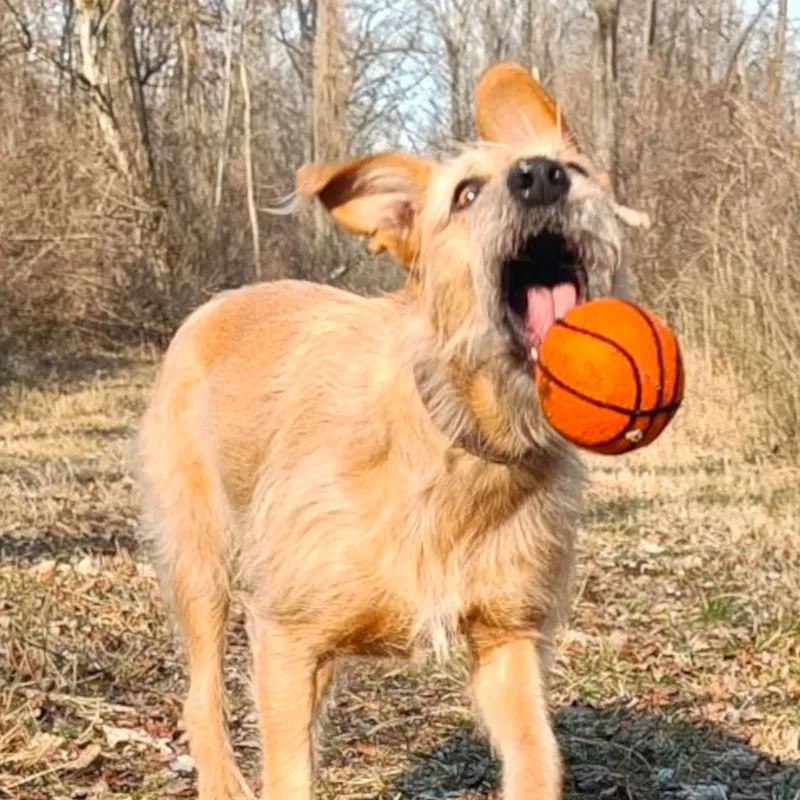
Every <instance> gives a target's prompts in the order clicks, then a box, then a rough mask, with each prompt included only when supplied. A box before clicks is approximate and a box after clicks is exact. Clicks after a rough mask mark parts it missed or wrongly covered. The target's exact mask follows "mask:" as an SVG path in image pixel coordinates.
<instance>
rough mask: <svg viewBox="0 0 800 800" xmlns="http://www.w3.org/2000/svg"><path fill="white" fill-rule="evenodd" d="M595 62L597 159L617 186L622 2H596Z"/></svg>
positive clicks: (605, 0) (594, 112)
mask: <svg viewBox="0 0 800 800" xmlns="http://www.w3.org/2000/svg"><path fill="white" fill-rule="evenodd" d="M595 15H596V16H597V32H596V36H595V59H594V83H595V85H594V104H593V105H594V108H593V116H594V120H593V121H594V144H595V152H596V154H597V158H598V160H599V162H600V164H601V165H602V167H603V168H604V169H606V170H608V174H609V177H610V179H611V184H612V186H613V187H614V189H616V186H617V141H616V139H617V137H616V105H617V103H616V98H617V27H618V20H619V6H618V0H596V2H595Z"/></svg>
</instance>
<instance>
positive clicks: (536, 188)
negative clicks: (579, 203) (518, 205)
mask: <svg viewBox="0 0 800 800" xmlns="http://www.w3.org/2000/svg"><path fill="white" fill-rule="evenodd" d="M506 183H507V184H508V188H509V190H510V191H511V194H512V196H513V197H515V198H516V199H517V200H519V201H520V202H522V203H524V204H525V205H526V206H548V205H550V204H551V203H555V202H556V200H558V199H559V198H561V197H563V196H564V195H565V194H566V193H567V192H568V191H569V175H567V171H566V170H565V169H564V167H562V166H561V164H559V163H558V161H553V160H552V159H550V158H541V157H537V158H523V159H522V160H521V161H517V163H516V164H514V166H513V167H511V169H510V170H509V171H508V177H507V178H506Z"/></svg>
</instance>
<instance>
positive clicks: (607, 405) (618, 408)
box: [537, 331, 680, 439]
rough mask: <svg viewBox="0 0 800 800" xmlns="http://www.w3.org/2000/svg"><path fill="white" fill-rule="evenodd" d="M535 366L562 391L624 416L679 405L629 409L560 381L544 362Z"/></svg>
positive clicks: (651, 412) (663, 409)
mask: <svg viewBox="0 0 800 800" xmlns="http://www.w3.org/2000/svg"><path fill="white" fill-rule="evenodd" d="M586 333H589V331H586ZM537 366H538V368H539V369H540V370H541V371H542V372H543V373H544V376H545V377H546V378H547V379H548V380H549V381H552V382H553V383H555V384H556V385H557V386H559V387H561V388H562V389H564V391H567V392H569V393H570V394H574V395H575V397H577V398H578V399H579V400H584V401H586V402H587V403H591V404H592V405H594V406H597V407H598V408H602V409H605V410H607V411H615V412H616V413H618V414H623V415H624V416H626V417H627V416H630V417H633V418H634V419H638V418H640V417H652V416H653V415H655V414H663V413H665V412H667V411H675V410H677V409H678V408H679V407H680V401H678V402H672V403H667V404H666V405H663V406H658V407H656V408H648V409H630V408H623V407H622V406H617V405H614V404H613V403H605V402H603V401H602V400H598V399H596V398H594V397H592V396H591V395H588V394H584V393H583V392H580V391H578V390H577V389H575V388H573V387H572V386H570V385H569V384H567V383H565V382H564V381H562V380H561V379H560V378H557V377H556V376H555V375H553V373H552V372H550V370H549V369H547V367H545V366H544V364H542V362H541V361H540V362H539V363H538V364H537ZM637 378H638V374H637ZM624 433H625V431H623V434H624ZM623 434H617V436H615V437H614V438H615V439H616V438H617V437H618V436H621V435H623Z"/></svg>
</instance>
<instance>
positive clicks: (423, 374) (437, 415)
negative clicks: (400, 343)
mask: <svg viewBox="0 0 800 800" xmlns="http://www.w3.org/2000/svg"><path fill="white" fill-rule="evenodd" d="M413 373H414V383H415V385H416V389H417V392H418V394H419V398H420V400H421V401H422V405H423V407H424V408H425V411H426V412H427V415H428V417H429V418H430V420H431V422H432V423H433V424H434V426H435V427H436V428H437V429H438V430H439V432H440V433H441V434H442V435H443V436H444V437H445V438H446V439H447V440H448V441H449V442H450V443H451V445H452V446H453V447H455V448H458V449H461V450H463V451H465V452H466V453H469V454H470V455H471V456H474V457H475V458H477V459H480V460H481V461H486V462H489V463H492V464H500V465H503V466H507V467H516V468H520V469H526V468H530V467H531V466H532V465H533V462H534V461H535V458H536V449H535V447H534V446H533V445H529V444H527V443H522V442H514V445H513V446H511V447H509V446H504V444H503V443H501V442H500V441H497V440H496V439H493V438H492V437H490V436H487V435H486V434H485V433H484V432H483V431H482V430H481V426H480V424H479V422H478V420H477V419H476V417H475V413H474V411H473V409H472V408H471V407H470V405H469V403H468V402H467V401H466V399H465V397H464V396H463V395H462V394H461V393H460V392H459V391H458V390H457V388H456V385H455V383H454V381H453V379H452V377H451V376H450V375H449V374H448V370H447V368H446V366H445V365H444V364H442V363H440V362H438V361H436V360H435V359H434V358H425V359H419V360H417V361H415V362H414V364H413Z"/></svg>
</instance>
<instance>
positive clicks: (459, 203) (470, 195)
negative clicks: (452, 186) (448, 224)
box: [453, 178, 483, 211]
mask: <svg viewBox="0 0 800 800" xmlns="http://www.w3.org/2000/svg"><path fill="white" fill-rule="evenodd" d="M482 188H483V181H480V180H478V179H477V178H469V179H468V180H465V181H461V183H459V184H458V186H457V187H456V191H455V193H454V194H453V209H454V210H455V211H463V210H464V209H465V208H469V206H471V205H472V204H473V203H474V202H475V201H476V200H477V199H478V195H479V194H480V193H481V189H482Z"/></svg>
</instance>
